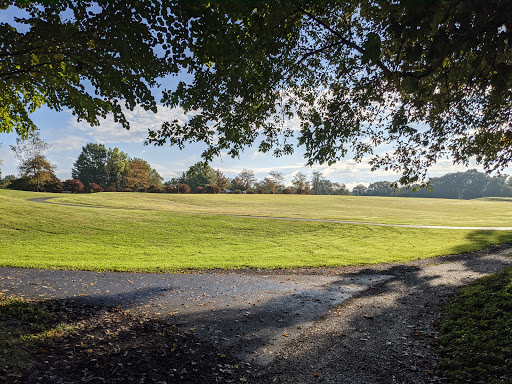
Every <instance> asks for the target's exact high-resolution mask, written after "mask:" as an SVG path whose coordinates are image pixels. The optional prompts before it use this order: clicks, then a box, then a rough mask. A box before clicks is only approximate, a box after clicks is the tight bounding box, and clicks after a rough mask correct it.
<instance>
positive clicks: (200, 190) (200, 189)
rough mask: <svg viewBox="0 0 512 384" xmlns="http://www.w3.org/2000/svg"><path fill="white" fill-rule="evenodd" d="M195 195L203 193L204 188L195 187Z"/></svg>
mask: <svg viewBox="0 0 512 384" xmlns="http://www.w3.org/2000/svg"><path fill="white" fill-rule="evenodd" d="M196 193H204V187H197V188H196Z"/></svg>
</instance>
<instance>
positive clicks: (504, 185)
mask: <svg viewBox="0 0 512 384" xmlns="http://www.w3.org/2000/svg"><path fill="white" fill-rule="evenodd" d="M49 147H50V146H49V144H47V143H46V142H44V141H43V140H42V139H41V138H40V137H39V135H37V134H33V135H31V136H30V137H29V138H28V139H26V140H22V139H17V141H16V145H15V146H11V149H12V151H13V152H14V154H15V156H16V158H17V160H18V162H19V177H16V176H14V175H9V176H6V177H5V178H4V179H1V174H0V186H2V187H6V188H10V189H20V190H28V191H46V192H64V191H69V192H74V193H79V192H103V191H107V192H153V193H239V194H241V193H244V194H252V193H260V194H263V193H265V194H303V195H307V194H314V195H355V196H402V197H427V198H428V197H435V198H446V199H474V198H479V197H512V178H508V177H507V175H502V176H496V177H491V176H488V175H486V174H485V173H482V172H478V171H477V170H475V169H472V170H468V171H466V172H457V173H449V174H446V175H444V176H441V177H434V178H431V179H430V180H429V184H430V186H429V188H421V185H420V184H418V185H409V186H404V187H400V188H398V187H397V186H396V183H393V182H390V181H378V182H374V183H371V184H369V185H368V186H365V185H363V184H359V185H357V186H356V187H354V188H353V190H352V192H350V191H349V190H348V189H347V187H346V186H345V184H342V183H338V182H333V181H331V180H329V179H327V178H326V177H325V176H324V175H323V174H322V173H321V172H319V171H314V172H313V173H312V175H311V176H309V177H308V175H306V174H305V173H302V172H297V173H295V174H294V176H293V178H292V180H291V183H290V184H288V185H287V184H285V175H284V174H283V173H281V172H278V171H271V172H269V174H268V175H267V176H266V177H264V178H263V179H261V180H258V179H257V178H256V176H255V174H254V171H253V170H251V169H247V168H244V169H243V170H242V171H241V172H239V173H238V174H237V175H236V176H235V177H233V178H228V177H226V176H225V175H224V173H223V172H222V171H221V170H219V169H213V168H212V167H211V166H210V165H208V164H206V163H204V162H197V163H196V164H194V165H192V166H191V167H189V168H188V170H187V171H184V172H181V173H180V174H179V175H178V176H177V177H175V178H173V179H171V180H169V181H166V182H165V183H163V178H162V176H160V174H159V173H158V172H157V171H156V169H154V168H152V167H151V165H150V164H149V163H148V162H147V161H145V160H143V159H140V158H131V157H130V156H129V155H128V154H126V153H125V152H123V151H120V150H119V148H117V147H114V148H106V147H105V146H104V145H103V144H95V143H88V144H86V145H85V146H84V147H82V151H81V152H80V154H79V156H78V158H77V159H76V161H75V162H74V163H73V168H72V172H71V175H72V178H71V179H68V180H65V181H61V180H59V179H58V178H57V177H56V176H55V166H53V165H52V164H50V162H49V161H48V160H47V159H46V157H45V156H44V155H43V152H44V151H45V150H47V149H48V148H49Z"/></svg>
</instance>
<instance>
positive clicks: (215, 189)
mask: <svg viewBox="0 0 512 384" xmlns="http://www.w3.org/2000/svg"><path fill="white" fill-rule="evenodd" d="M206 193H214V194H217V193H220V187H219V186H218V185H214V184H212V185H208V186H207V187H206Z"/></svg>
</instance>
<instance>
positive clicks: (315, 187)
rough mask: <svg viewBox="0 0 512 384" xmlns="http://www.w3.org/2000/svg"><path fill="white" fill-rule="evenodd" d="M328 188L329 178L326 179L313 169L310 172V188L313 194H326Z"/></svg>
mask: <svg viewBox="0 0 512 384" xmlns="http://www.w3.org/2000/svg"><path fill="white" fill-rule="evenodd" d="M328 188H329V180H327V179H326V178H325V177H324V176H323V175H322V172H319V171H314V172H313V173H312V174H311V190H312V192H313V193H314V194H315V195H327V191H328Z"/></svg>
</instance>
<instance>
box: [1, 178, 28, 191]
mask: <svg viewBox="0 0 512 384" xmlns="http://www.w3.org/2000/svg"><path fill="white" fill-rule="evenodd" d="M7 188H9V189H17V190H20V191H30V190H32V189H31V188H30V185H29V184H28V179H27V178H24V177H20V178H19V179H15V180H13V181H11V182H10V184H9V185H7Z"/></svg>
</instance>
